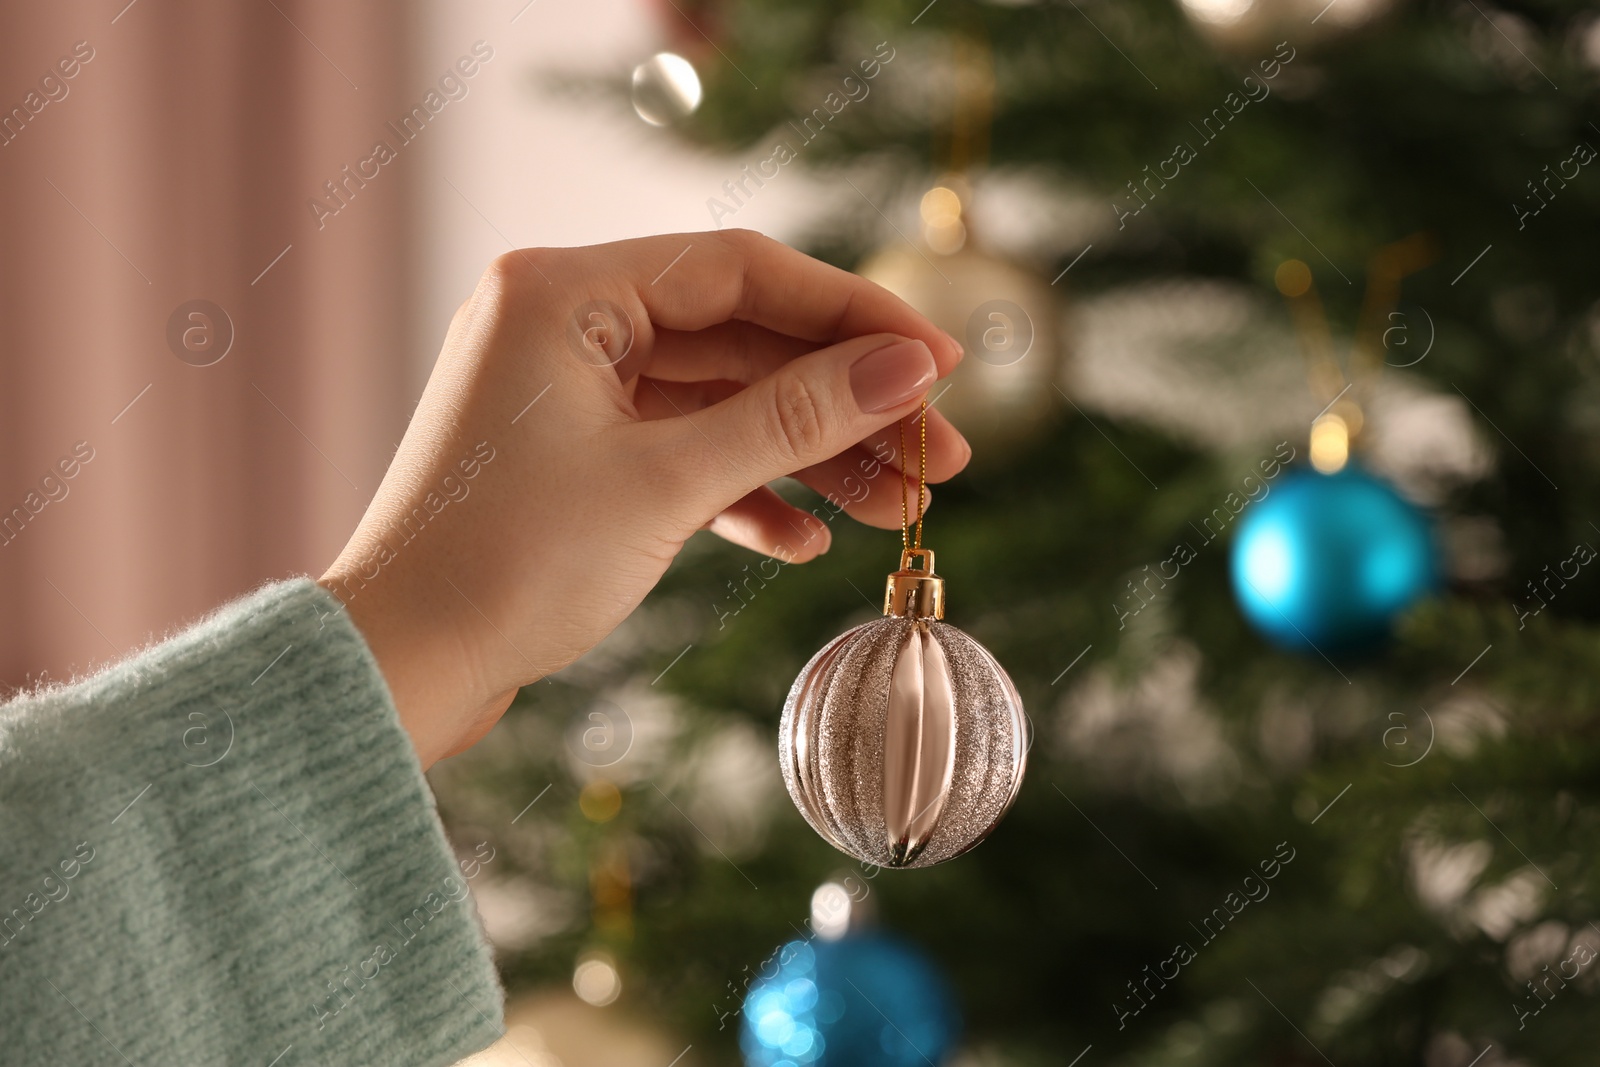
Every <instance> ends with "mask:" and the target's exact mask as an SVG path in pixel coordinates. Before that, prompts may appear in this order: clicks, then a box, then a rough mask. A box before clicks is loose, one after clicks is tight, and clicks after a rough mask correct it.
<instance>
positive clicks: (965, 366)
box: [856, 186, 1063, 463]
mask: <svg viewBox="0 0 1600 1067" xmlns="http://www.w3.org/2000/svg"><path fill="white" fill-rule="evenodd" d="M942 192H943V193H948V192H949V190H948V189H947V188H946V187H944V186H935V187H934V188H933V189H932V190H930V191H929V193H928V195H927V196H926V197H924V198H923V223H924V225H923V237H922V239H921V240H919V241H918V242H916V244H914V245H913V244H911V243H908V242H905V241H901V242H898V243H896V244H893V245H889V246H888V247H886V248H883V249H882V250H880V251H878V252H876V253H874V254H873V255H871V256H869V257H868V258H867V259H866V261H865V262H863V263H862V264H861V265H860V266H859V267H858V268H857V270H856V273H858V274H860V275H861V276H862V277H864V278H867V279H869V280H871V281H874V282H877V283H878V284H879V285H881V286H883V287H884V288H885V289H887V290H889V291H890V292H891V293H894V294H895V295H896V296H898V297H899V298H900V299H902V300H904V301H905V302H906V303H908V304H910V305H911V306H912V307H914V308H916V309H917V310H918V311H919V312H921V313H922V314H924V315H926V316H927V317H928V318H929V319H930V320H931V321H932V322H933V324H934V325H935V326H938V327H939V328H940V329H942V330H944V331H945V332H947V333H949V334H950V335H951V336H953V337H955V338H956V339H957V340H959V341H960V342H961V344H962V345H963V346H964V347H965V348H966V350H967V354H966V358H965V359H963V360H962V361H961V364H960V366H958V367H957V368H956V370H955V373H953V374H952V375H951V376H950V377H949V378H948V379H946V381H945V382H943V383H941V384H940V385H938V386H936V387H935V388H934V391H933V392H932V393H931V394H930V399H934V402H935V405H936V406H937V407H938V409H939V410H940V411H941V412H943V413H944V415H945V416H947V417H948V418H949V419H950V421H951V422H953V423H955V424H956V426H957V427H958V428H959V429H960V430H961V432H962V433H963V434H965V435H966V436H967V438H968V440H970V441H971V442H972V444H973V449H974V461H975V462H978V463H981V462H983V461H984V460H985V459H994V458H996V457H999V456H1003V455H1004V454H1005V453H1006V452H1008V451H1009V450H1010V449H1011V448H1013V447H1015V446H1017V445H1021V444H1024V443H1026V442H1027V441H1028V440H1030V439H1032V438H1034V437H1036V436H1038V434H1039V433H1040V432H1041V431H1042V430H1043V429H1044V428H1045V427H1046V426H1048V425H1049V424H1050V422H1051V421H1052V420H1053V419H1054V418H1055V417H1056V415H1058V414H1059V412H1060V410H1061V406H1062V403H1063V402H1062V399H1061V394H1060V393H1058V392H1057V391H1056V390H1057V382H1058V380H1059V378H1060V370H1061V360H1062V351H1061V339H1060V329H1059V323H1058V319H1059V316H1060V307H1059V305H1058V304H1057V301H1056V299H1055V294H1054V293H1053V292H1052V290H1051V288H1050V286H1049V285H1047V284H1046V283H1045V282H1044V281H1043V280H1041V279H1040V278H1039V277H1038V276H1037V275H1035V274H1034V273H1032V272H1031V271H1028V270H1025V269H1023V268H1022V267H1020V266H1018V265H1016V264H1015V263H1011V262H1008V261H1007V260H1004V259H1001V258H999V257H997V256H994V255H990V254H989V253H987V252H985V251H983V250H982V249H980V248H978V247H976V246H975V243H974V241H973V239H972V237H971V235H970V233H969V232H968V229H967V225H966V222H965V220H964V219H962V218H961V216H960V213H961V202H960V201H959V200H957V199H956V198H955V197H954V196H953V195H951V196H940V195H938V194H940V193H942Z"/></svg>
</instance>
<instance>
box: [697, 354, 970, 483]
mask: <svg viewBox="0 0 1600 1067" xmlns="http://www.w3.org/2000/svg"><path fill="white" fill-rule="evenodd" d="M938 376H939V369H938V365H937V364H936V363H935V362H934V358H933V354H932V353H931V352H929V350H928V346H927V345H925V344H923V343H922V342H921V341H915V340H911V339H909V338H906V337H901V336H898V335H896V334H871V335H868V336H865V337H855V338H851V339H850V340H848V341H844V342H841V343H840V344H836V345H833V346H832V347H829V348H824V349H822V350H821V351H818V352H812V353H811V354H809V355H806V356H802V357H800V358H799V359H795V360H792V361H790V362H789V363H787V364H785V365H784V366H783V367H782V368H780V369H779V370H777V371H775V372H773V373H772V374H769V375H768V376H767V377H765V378H762V379H761V380H760V381H757V382H755V383H754V384H752V385H750V386H749V387H748V388H746V389H743V390H741V391H740V392H738V393H736V394H734V395H733V396H731V397H729V398H728V399H726V400H723V401H722V402H720V403H718V404H714V405H712V406H711V407H709V408H706V409H705V410H704V411H702V412H699V413H698V414H696V415H695V416H694V426H693V427H689V426H683V427H679V428H678V432H680V433H681V434H682V435H684V437H683V440H682V443H683V445H684V446H685V447H687V448H690V449H698V450H699V451H701V452H704V453H707V454H706V455H705V456H704V457H702V458H703V459H704V462H702V463H700V464H698V467H699V469H700V470H702V471H704V472H706V475H707V477H706V478H705V479H704V481H703V483H702V484H704V485H705V486H706V487H707V489H709V490H710V491H711V492H712V493H713V494H714V495H715V497H716V499H715V500H714V501H712V503H714V504H716V505H717V506H719V507H726V506H727V505H728V504H731V503H732V502H733V501H735V500H738V499H739V498H741V497H743V496H744V495H745V494H747V493H749V492H750V491H751V490H753V489H755V488H757V487H758V486H762V485H765V484H767V483H768V482H770V481H772V480H773V479H775V478H782V477H784V476H785V475H789V474H793V473H794V472H795V471H798V470H800V469H802V468H804V467H809V466H811V465H813V464H815V463H820V462H822V461H823V460H825V459H827V458H829V457H831V456H836V455H838V454H839V453H841V452H843V451H844V450H845V449H847V448H849V447H851V446H852V445H854V444H855V443H856V442H858V441H860V440H861V439H862V438H864V437H866V436H868V435H869V434H871V433H872V432H873V431H874V430H878V429H880V428H882V427H884V426H887V425H889V424H890V423H892V422H895V421H896V420H898V419H900V418H903V417H904V416H905V415H907V414H909V413H910V412H911V411H912V410H913V409H914V408H915V406H916V403H917V401H919V400H920V399H921V398H922V397H923V396H924V395H925V394H926V393H927V391H928V387H929V386H931V385H932V384H933V383H934V381H935V380H936V379H937V378H938Z"/></svg>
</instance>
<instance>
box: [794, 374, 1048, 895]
mask: <svg viewBox="0 0 1600 1067" xmlns="http://www.w3.org/2000/svg"><path fill="white" fill-rule="evenodd" d="M926 416H927V405H926V402H924V405H923V415H922V417H921V419H920V420H919V421H920V424H921V426H922V438H923V447H922V470H921V473H920V474H919V480H918V490H917V518H916V539H915V542H914V543H913V542H912V540H911V538H910V531H911V524H910V521H909V519H908V518H907V517H906V510H907V508H906V499H905V494H906V492H907V491H908V489H909V486H908V484H907V482H906V478H907V475H906V473H905V471H904V469H902V471H901V491H902V495H901V549H902V550H901V553H900V569H899V570H898V571H896V572H894V573H893V574H891V575H889V579H888V583H887V588H886V590H885V593H884V606H883V618H881V619H874V620H873V621H871V622H867V623H862V624H861V625H860V626H857V627H855V628H854V629H852V630H850V631H848V632H847V633H845V634H843V635H841V636H840V637H837V638H835V639H834V640H833V641H832V642H831V643H829V644H828V645H827V646H826V647H825V648H823V649H822V651H820V652H818V653H817V654H816V655H815V656H813V657H812V658H811V662H809V663H807V664H806V666H805V669H804V670H802V671H801V672H800V676H799V677H798V678H796V679H795V682H794V685H793V687H792V688H791V689H790V690H789V697H788V700H787V701H786V702H785V703H784V708H783V719H782V723H781V724H780V726H779V753H778V757H779V764H780V766H781V768H782V771H783V780H784V784H785V785H787V786H788V789H789V796H790V797H791V798H792V799H793V800H794V803H795V806H796V807H798V808H799V809H800V814H801V815H803V816H805V819H806V821H807V822H809V823H810V824H811V826H812V828H813V829H815V830H816V831H817V833H819V834H821V835H822V837H823V838H824V839H825V840H827V841H828V842H829V843H830V844H832V845H833V846H834V847H835V848H837V849H839V850H840V851H841V852H845V853H848V854H849V855H851V856H854V857H856V858H857V859H859V860H861V861H863V862H865V863H872V864H877V865H878V866H881V867H928V866H932V865H933V864H935V863H941V862H943V861H944V860H947V859H951V858H953V857H955V856H959V855H960V854H961V853H963V852H965V851H967V850H968V849H970V848H972V847H973V846H974V845H976V844H978V842H980V841H982V840H983V839H984V837H986V836H987V835H988V834H989V832H990V831H991V830H993V829H994V827H995V826H996V824H998V823H999V821H1000V818H1001V817H1002V816H1003V815H1004V814H1005V812H1006V810H1007V809H1008V808H1009V807H1010V806H1011V802H1012V801H1013V800H1014V799H1015V798H1016V795H1017V790H1018V789H1019V788H1020V787H1021V785H1022V774H1023V770H1024V768H1025V766H1026V764H1027V749H1028V745H1027V720H1026V718H1025V717H1024V715H1023V711H1022V700H1021V698H1020V697H1019V696H1018V695H1017V691H1016V687H1015V686H1013V685H1012V684H1011V679H1010V678H1009V677H1007V675H1006V672H1005V670H1004V669H1003V668H1002V667H1001V666H1000V664H999V663H997V662H996V661H995V658H994V657H993V656H992V655H990V654H989V652H988V650H987V649H985V648H984V647H983V646H982V645H980V644H979V643H978V642H977V641H975V640H973V639H972V638H971V637H969V636H967V635H966V634H965V633H963V632H962V631H961V630H959V629H957V628H956V627H954V626H952V625H950V624H949V623H946V622H943V621H942V620H943V618H944V580H943V579H942V578H940V577H939V575H938V574H937V573H936V572H935V570H934V557H933V552H932V550H931V549H927V548H924V547H923V546H922V517H923V506H924V501H925V494H926V473H927V418H926ZM900 436H901V449H900V455H901V456H902V457H904V456H905V427H904V424H902V425H901V430H900ZM905 466H909V464H907V463H905V462H904V459H903V458H902V467H905ZM918 558H920V559H921V561H922V563H923V564H924V565H923V566H921V567H914V566H912V562H913V561H914V560H916V559H918Z"/></svg>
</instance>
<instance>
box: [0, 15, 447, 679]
mask: <svg viewBox="0 0 1600 1067" xmlns="http://www.w3.org/2000/svg"><path fill="white" fill-rule="evenodd" d="M125 3H126V0H95V2H93V3H78V2H73V3H66V2H62V3H50V4H26V5H23V4H14V5H10V6H9V8H8V10H7V11H6V13H5V15H4V28H3V31H0V686H4V687H5V688H4V689H0V695H3V694H4V693H5V692H7V691H9V690H10V689H12V688H14V687H18V686H23V685H27V684H30V683H32V682H34V681H38V680H40V679H41V678H44V679H61V678H64V677H69V676H71V675H72V674H73V673H75V672H78V673H81V672H83V671H84V670H86V669H88V668H90V667H92V666H94V665H95V664H96V663H99V662H103V661H105V660H106V659H109V658H112V657H114V656H117V655H120V654H122V653H124V652H126V651H128V650H130V649H132V648H134V647H137V646H138V645H139V644H141V643H143V642H144V641H146V640H147V639H149V638H150V637H152V636H159V635H160V634H161V633H162V632H164V631H165V630H167V629H168V628H170V627H172V626H175V625H177V624H180V623H182V622H183V621H185V620H188V619H192V618H194V617H195V616H196V615H198V614H200V613H202V612H204V611H205V610H206V609H208V608H210V607H212V606H213V605H215V604H218V603H220V602H221V601H223V600H225V599H227V598H229V597H232V596H235V595H237V594H239V593H242V592H244V591H246V590H248V589H249V588H251V587H252V586H254V585H256V584H258V583H260V582H262V581H264V580H266V579H269V578H275V577H282V576H287V575H290V574H294V573H306V572H309V573H313V574H315V573H319V572H320V569H321V568H322V567H323V566H325V565H326V564H327V563H328V562H330V561H331V560H332V558H333V556H334V555H335V554H336V553H337V551H338V549H339V548H340V546H341V545H342V543H343V538H344V536H345V535H346V534H347V533H348V532H349V530H350V529H351V528H352V527H353V526H354V524H355V522H356V520H357V519H358V518H359V517H360V514H361V512H362V510H363V508H364V507H365V505H366V503H367V501H368V499H369V497H370V495H371V493H372V491H373V490H374V489H375V488H376V486H377V483H378V479H379V477H380V475H381V473H382V471H383V469H384V466H385V463H386V460H387V458H388V456H389V455H390V454H391V452H392V450H393V448H394V446H395V444H396V443H397V442H398V440H399V435H400V433H401V431H402V429H403V426H404V419H405V413H406V411H407V410H408V409H409V402H410V400H411V398H412V396H413V395H414V392H415V390H416V387H417V384H418V383H417V381H416V375H415V374H413V373H411V372H410V370H409V369H408V368H407V366H406V365H405V363H406V360H405V358H404V354H405V353H406V352H408V351H410V348H409V347H408V346H407V344H406V343H405V341H404V338H403V335H402V330H403V326H404V320H403V317H402V311H403V309H404V308H405V306H406V300H405V292H404V286H405V285H406V282H407V278H408V273H407V270H406V266H405V263H406V251H407V246H408V238H407V223H408V212H407V210H406V207H407V190H406V184H407V182H406V167H405V163H406V160H404V159H401V160H398V161H397V163H398V165H391V166H387V167H385V168H383V173H382V174H381V175H380V176H379V177H378V178H377V179H375V180H374V181H371V182H368V183H367V184H366V185H365V187H364V188H359V189H357V188H355V186H354V185H353V184H351V185H348V186H347V187H346V188H347V189H351V190H354V191H353V193H350V194H348V195H347V197H346V205H345V206H344V207H343V208H342V209H341V210H340V211H339V213H338V214H337V215H335V216H332V217H326V218H323V219H322V220H321V226H320V228H319V220H318V219H317V218H316V217H315V215H314V214H313V212H312V211H311V210H310V208H309V201H310V200H311V199H312V198H313V197H315V196H318V195H322V196H323V197H324V198H326V191H325V189H324V183H325V182H327V181H330V180H334V179H338V178H340V170H341V168H342V167H344V166H345V165H347V164H350V165H352V166H353V165H355V164H356V163H358V162H359V161H360V160H361V159H363V158H365V157H367V156H369V155H370V154H371V148H372V144H373V142H374V141H375V140H376V139H377V138H378V137H379V136H380V133H381V130H382V127H383V125H384V123H385V122H387V121H388V120H389V119H391V118H393V117H394V116H395V115H396V114H399V113H401V112H403V111H404V110H405V109H404V108H403V107H402V106H401V101H402V99H403V98H404V97H405V95H406V92H405V88H406V87H405V85H404V84H403V83H404V81H405V79H404V78H403V77H402V74H403V67H402V60H403V58H404V54H405V52H404V39H405V28H404V26H403V25H402V22H403V17H402V11H403V10H404V8H405V5H396V4H394V3H393V2H392V0H391V2H389V3H383V2H380V0H345V2H341V3H337V4H329V3H314V2H312V0H239V2H231V3H226V4H217V3H208V2H202V0H135V2H134V3H132V4H130V5H127V6H126V7H124V4H125ZM397 8H398V9H399V10H397ZM329 202H330V203H331V201H329ZM201 300H203V301H209V302H210V303H211V304H213V305H215V306H217V307H220V308H221V309H223V311H224V312H225V314H226V316H227V318H228V319H229V320H231V323H232V332H233V340H232V345H231V348H230V349H229V350H228V351H227V354H226V355H225V356H223V358H221V360H220V361H218V362H215V363H212V364H211V365H209V366H200V365H197V364H200V363H204V362H206V361H208V360H210V359H212V358H214V357H215V355H216V354H218V351H219V348H218V345H219V343H220V340H221V338H222V337H223V336H224V335H225V333H226V326H225V324H224V323H223V322H222V320H221V319H220V318H219V317H218V316H217V315H216V314H215V313H212V312H210V311H209V309H206V308H201V309H200V311H199V312H198V314H199V316H200V317H199V318H195V317H193V316H191V315H189V314H187V313H185V314H182V315H180V316H179V318H180V322H179V326H180V327H181V328H180V329H178V330H177V331H175V336H176V340H177V343H176V344H174V343H172V342H170V341H169V320H171V319H172V318H173V316H174V312H175V310H178V309H180V306H181V305H186V304H188V303H189V302H191V301H201ZM187 310H192V308H191V309H187ZM208 346H209V347H208ZM175 351H176V352H182V353H183V354H184V355H185V357H186V358H185V359H180V358H179V356H178V355H177V354H175Z"/></svg>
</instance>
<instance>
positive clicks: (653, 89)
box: [632, 52, 701, 126]
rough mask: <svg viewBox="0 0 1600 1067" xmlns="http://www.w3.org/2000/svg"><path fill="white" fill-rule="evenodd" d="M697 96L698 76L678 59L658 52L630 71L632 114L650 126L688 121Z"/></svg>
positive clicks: (686, 63)
mask: <svg viewBox="0 0 1600 1067" xmlns="http://www.w3.org/2000/svg"><path fill="white" fill-rule="evenodd" d="M700 95H701V92H700V76H699V75H698V74H696V73H695V70H694V65H693V64H692V63H690V62H689V61H688V60H687V59H684V58H683V57H682V56H680V55H675V54H673V53H671V52H661V53H658V54H657V55H653V56H651V57H650V58H649V59H647V60H645V61H644V62H643V63H640V64H639V65H638V66H637V67H634V68H633V86H632V96H633V110H634V111H636V112H638V113H639V117H640V118H642V119H644V120H645V121H646V122H648V123H649V124H650V125H652V126H670V125H671V124H672V123H674V122H677V121H679V120H681V119H685V118H688V117H689V116H690V115H692V114H694V111H695V109H696V108H698V107H699V106H700Z"/></svg>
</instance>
